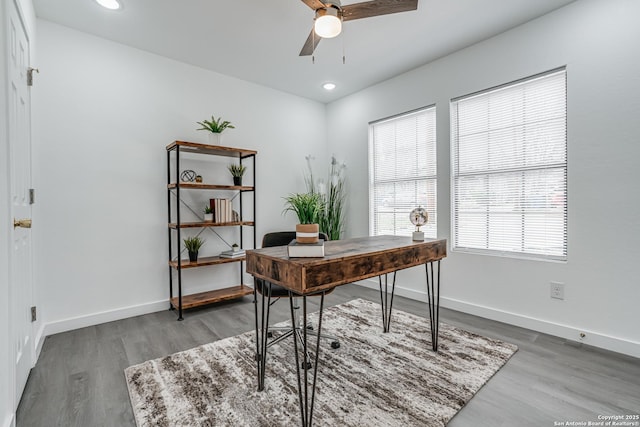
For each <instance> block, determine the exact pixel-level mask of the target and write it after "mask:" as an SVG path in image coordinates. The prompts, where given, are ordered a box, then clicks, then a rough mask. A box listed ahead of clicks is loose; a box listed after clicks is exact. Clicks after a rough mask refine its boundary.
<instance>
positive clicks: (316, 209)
mask: <svg viewBox="0 0 640 427" xmlns="http://www.w3.org/2000/svg"><path fill="white" fill-rule="evenodd" d="M284 200H285V206H286V207H285V209H284V211H283V213H286V212H288V211H292V212H294V213H295V214H296V215H297V216H298V221H300V224H317V223H318V219H319V218H320V215H321V211H322V203H321V200H320V195H319V194H317V193H295V194H291V195H290V196H288V197H285V198H284Z"/></svg>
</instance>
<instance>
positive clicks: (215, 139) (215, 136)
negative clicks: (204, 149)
mask: <svg viewBox="0 0 640 427" xmlns="http://www.w3.org/2000/svg"><path fill="white" fill-rule="evenodd" d="M220 144H222V134H221V133H213V132H209V145H220Z"/></svg>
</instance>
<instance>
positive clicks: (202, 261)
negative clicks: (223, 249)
mask: <svg viewBox="0 0 640 427" xmlns="http://www.w3.org/2000/svg"><path fill="white" fill-rule="evenodd" d="M245 260H246V257H244V256H241V257H237V258H220V257H219V256H208V257H199V258H198V262H191V261H189V260H188V259H183V260H182V262H181V265H180V268H196V267H205V266H207V265H217V264H227V263H230V262H240V261H245ZM169 265H170V266H171V267H173V268H178V261H169Z"/></svg>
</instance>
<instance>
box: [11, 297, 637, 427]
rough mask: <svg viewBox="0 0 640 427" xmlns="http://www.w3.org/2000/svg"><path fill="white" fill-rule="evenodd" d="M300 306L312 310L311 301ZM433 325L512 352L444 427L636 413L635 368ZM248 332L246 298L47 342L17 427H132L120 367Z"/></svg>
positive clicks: (614, 358) (278, 310) (562, 347)
mask: <svg viewBox="0 0 640 427" xmlns="http://www.w3.org/2000/svg"><path fill="white" fill-rule="evenodd" d="M354 298H364V299H369V300H371V301H375V302H379V298H380V297H379V294H378V292H377V291H373V290H371V289H366V288H363V287H361V286H356V285H346V286H342V287H339V288H337V289H336V290H335V291H334V292H333V293H332V294H331V295H329V296H327V298H326V304H328V305H335V304H340V303H342V302H346V301H349V300H351V299H354ZM310 300H312V301H313V305H312V309H313V310H315V309H317V305H316V304H315V301H317V299H314V298H310ZM393 307H394V309H399V310H403V311H407V312H410V313H414V314H418V315H421V316H424V317H428V316H427V312H426V305H425V304H424V303H421V302H418V301H413V300H409V299H406V298H402V297H397V296H396V298H395V299H394V304H393ZM288 316H289V305H288V304H287V303H285V302H282V301H281V302H279V303H277V304H275V305H274V306H273V307H272V320H273V322H276V321H280V320H285V319H287V318H288ZM440 316H441V321H442V322H446V323H449V324H451V325H454V326H458V327H461V328H464V329H467V330H469V331H473V332H477V333H480V334H483V335H486V336H490V337H495V338H499V339H502V340H505V341H509V342H512V343H514V344H516V345H518V347H519V351H518V352H517V353H516V354H515V355H514V356H513V357H512V358H511V360H510V361H509V362H508V363H507V365H506V366H505V367H503V368H502V369H501V370H500V371H499V372H498V373H497V374H496V375H495V376H494V377H493V378H492V379H491V380H490V381H489V382H488V383H487V384H486V385H485V386H484V387H483V388H482V389H481V390H480V391H479V392H478V393H477V394H476V396H475V397H474V398H473V399H472V400H471V401H470V402H469V403H468V404H467V406H466V407H464V408H462V410H461V411H460V412H459V413H458V414H457V415H456V416H455V417H454V418H453V419H452V420H451V422H450V423H449V426H450V427H467V426H470V427H484V426H486V427H500V426H535V427H543V426H558V425H561V424H559V423H566V422H567V421H569V422H584V423H585V425H587V423H588V421H598V416H599V415H601V416H602V415H604V416H610V415H622V416H625V415H628V416H633V415H637V414H640V359H636V358H632V357H628V356H624V355H620V354H616V353H612V352H608V351H605V350H600V349H596V348H593V347H588V346H582V345H580V344H576V343H573V342H570V341H566V340H564V339H561V338H556V337H552V336H548V335H544V334H540V333H537V332H534V331H530V330H526V329H522V328H518V327H515V326H511V325H507V324H504V323H499V322H495V321H491V320H487V319H482V318H479V317H476V316H471V315H468V314H464V313H460V312H456V311H451V310H446V309H442V310H441V314H440ZM253 325H254V319H253V304H252V297H245V298H244V299H243V300H240V301H236V302H230V303H224V304H219V305H216V306H211V307H208V308H205V309H200V310H196V311H189V312H187V313H186V314H185V320H184V321H183V322H177V321H176V316H175V313H174V312H170V311H168V310H167V311H163V312H158V313H153V314H147V315H144V316H138V317H133V318H129V319H124V320H119V321H116V322H110V323H105V324H102V325H97V326H90V327H87V328H83V329H78V330H75V331H70V332H65V333H61V334H57V335H53V336H50V337H47V338H46V340H45V342H44V346H43V349H42V353H41V355H40V359H39V361H38V363H37V365H36V366H35V368H34V369H33V370H32V371H31V374H30V376H29V380H28V382H27V386H26V389H25V391H24V394H23V397H22V400H21V402H20V406H19V407H18V414H17V426H18V427H30V426H46V427H50V426H64V427H70V426H79V427H94V426H95V427H98V426H114V427H115V426H117V427H129V426H135V421H134V419H133V412H132V410H131V405H130V403H129V394H128V392H127V386H126V384H125V379H124V373H123V370H124V369H125V368H126V367H128V366H130V365H134V364H137V363H140V362H144V361H145V360H148V359H154V358H158V357H162V356H166V355H168V354H171V353H174V352H177V351H181V350H186V349H189V348H192V347H195V346H198V345H200V344H204V343H208V342H211V341H215V340H218V339H221V338H226V337H230V336H233V335H237V334H240V333H243V332H247V331H249V330H252V329H253ZM392 327H393V323H392ZM327 351H330V350H327ZM316 416H321V414H316ZM556 423H558V424H556ZM565 425H567V424H565ZM385 427H390V426H385Z"/></svg>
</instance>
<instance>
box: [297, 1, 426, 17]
mask: <svg viewBox="0 0 640 427" xmlns="http://www.w3.org/2000/svg"><path fill="white" fill-rule="evenodd" d="M303 1H304V0H303ZM417 8H418V0H372V1H366V2H363V3H355V4H349V5H346V6H342V14H343V21H351V20H354V19H361V18H369V17H371V16H380V15H388V14H390V13H398V12H408V11H410V10H416V9H417Z"/></svg>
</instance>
